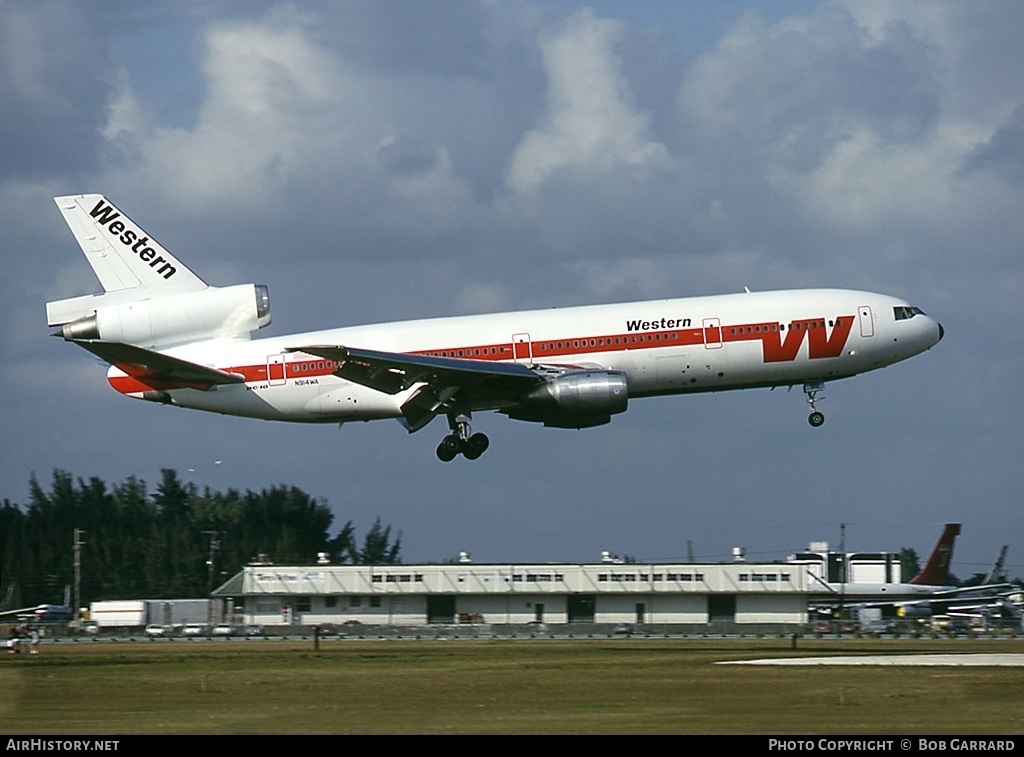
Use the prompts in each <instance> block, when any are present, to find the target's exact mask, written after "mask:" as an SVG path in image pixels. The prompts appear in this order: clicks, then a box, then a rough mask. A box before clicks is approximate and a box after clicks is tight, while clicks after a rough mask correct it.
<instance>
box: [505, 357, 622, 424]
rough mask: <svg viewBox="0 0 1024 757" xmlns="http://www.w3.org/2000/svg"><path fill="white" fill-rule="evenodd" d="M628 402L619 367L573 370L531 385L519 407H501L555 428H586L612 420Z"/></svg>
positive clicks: (525, 418) (526, 419) (526, 418)
mask: <svg viewBox="0 0 1024 757" xmlns="http://www.w3.org/2000/svg"><path fill="white" fill-rule="evenodd" d="M628 404H629V387H628V386H627V383H626V374H625V373H623V372H622V371H596V370H595V371H590V370H582V371H573V372H571V373H563V374H561V375H559V376H556V377H554V378H551V379H549V380H548V381H545V382H544V383H543V384H541V385H540V386H537V387H536V388H534V389H532V390H531V391H530V392H529V393H527V394H526V395H525V396H523V398H522V399H521V401H520V404H519V406H518V407H515V408H511V409H508V410H504V411H502V412H504V413H506V414H507V415H508V416H509V417H510V418H514V419H516V420H520V421H533V422H535V423H543V424H544V425H545V426H552V427H555V428H589V427H590V426H600V425H603V424H605V423H609V422H610V421H611V416H613V415H616V414H618V413H621V412H624V411H625V410H626V406H627V405H628Z"/></svg>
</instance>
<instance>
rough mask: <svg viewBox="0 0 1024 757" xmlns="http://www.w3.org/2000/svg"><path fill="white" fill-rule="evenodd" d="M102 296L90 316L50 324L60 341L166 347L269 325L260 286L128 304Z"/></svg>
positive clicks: (264, 291) (265, 296)
mask: <svg viewBox="0 0 1024 757" xmlns="http://www.w3.org/2000/svg"><path fill="white" fill-rule="evenodd" d="M106 298H108V295H98V296H96V297H95V298H94V299H93V304H94V309H93V312H91V313H89V314H87V315H84V316H81V317H78V318H75V319H74V320H71V321H68V322H64V323H61V322H60V321H58V322H57V323H51V324H50V325H51V326H57V325H61V326H62V329H61V332H60V333H61V335H62V336H63V337H64V338H65V339H99V340H102V341H105V342H123V343H125V344H133V345H137V346H139V347H167V346H170V345H174V344H184V343H186V342H198V341H203V340H206V339H218V338H225V337H237V336H242V335H244V334H248V333H249V332H251V331H256V330H257V329H261V328H263V327H264V326H266V325H267V324H269V323H270V292H269V290H268V289H267V287H266V286H264V285H262V284H238V285H236V286H230V287H207V288H206V289H203V290H201V291H198V292H186V293H183V294H173V295H167V296H164V297H158V298H154V299H145V300H134V301H129V302H118V301H116V300H115V301H113V302H109V300H108V302H109V304H104V299H106ZM69 302H70V301H69ZM75 302H76V303H77V302H78V300H76V301H75ZM52 304H53V305H56V306H59V305H61V303H52ZM79 312H81V311H79Z"/></svg>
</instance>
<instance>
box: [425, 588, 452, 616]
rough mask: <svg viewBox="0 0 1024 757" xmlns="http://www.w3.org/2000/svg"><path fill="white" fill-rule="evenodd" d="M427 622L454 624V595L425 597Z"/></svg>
mask: <svg viewBox="0 0 1024 757" xmlns="http://www.w3.org/2000/svg"><path fill="white" fill-rule="evenodd" d="M427 622H428V623H454V622H455V595H453V594H439V595H437V596H427Z"/></svg>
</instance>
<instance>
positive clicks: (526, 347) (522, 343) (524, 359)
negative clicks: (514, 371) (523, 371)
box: [512, 334, 533, 365]
mask: <svg viewBox="0 0 1024 757" xmlns="http://www.w3.org/2000/svg"><path fill="white" fill-rule="evenodd" d="M512 357H513V358H514V359H515V361H516V362H517V363H524V364H526V365H529V364H530V363H532V362H533V342H531V341H530V335H529V334H513V335H512Z"/></svg>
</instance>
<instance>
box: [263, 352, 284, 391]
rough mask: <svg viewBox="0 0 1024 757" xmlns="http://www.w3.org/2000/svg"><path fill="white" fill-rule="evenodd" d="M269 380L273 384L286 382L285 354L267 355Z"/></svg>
mask: <svg viewBox="0 0 1024 757" xmlns="http://www.w3.org/2000/svg"><path fill="white" fill-rule="evenodd" d="M267 381H268V382H269V383H270V385H271V386H281V385H282V384H284V355H270V356H269V357H267Z"/></svg>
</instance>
